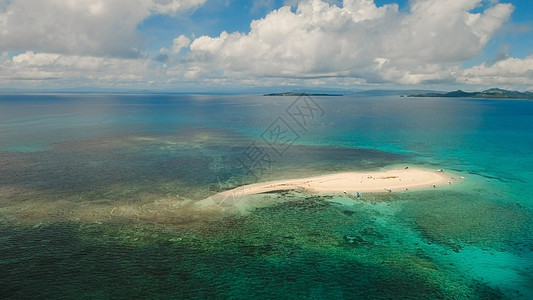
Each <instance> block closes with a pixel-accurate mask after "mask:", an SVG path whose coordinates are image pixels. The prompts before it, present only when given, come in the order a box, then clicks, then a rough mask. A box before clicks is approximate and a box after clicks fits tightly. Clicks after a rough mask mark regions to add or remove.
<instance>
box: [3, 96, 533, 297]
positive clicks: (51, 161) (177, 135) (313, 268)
mask: <svg viewBox="0 0 533 300" xmlns="http://www.w3.org/2000/svg"><path fill="white" fill-rule="evenodd" d="M532 120H533V101H524V100H489V99H462V98H409V97H406V98H400V97H355V96H337V97H327V96H301V97H297V96H294V97H277V96H272V97H265V96H260V95H211V94H205V95H186V94H67V93H64V94H63V93H59V94H16V95H7V94H0V270H1V271H0V291H1V292H0V298H8V299H19V298H34V297H40V298H43V297H44V298H91V299H93V298H97V299H104V298H105V299H107V298H139V297H143V298H203V299H205V298H222V299H224V298H235V299H248V298H259V297H260V298H270V299H272V298H276V299H281V298H283V299H286V298H289V299H290V298H312V299H392V298H409V299H428V298H444V299H517V298H518V299H532V298H533V288H532V287H531V282H533V226H532V225H533V218H532V209H533V196H532V192H531V191H533V180H532V178H533V122H532ZM404 166H408V167H422V168H428V169H435V170H437V169H442V170H444V171H446V172H450V173H452V174H454V176H457V178H461V180H460V182H459V183H458V184H454V185H452V186H447V187H437V188H435V189H430V190H423V191H411V192H406V193H377V194H363V195H361V197H359V198H356V197H351V196H350V195H343V196H317V195H310V194H306V193H303V192H296V191H292V192H291V191H284V192H280V193H268V194H265V195H259V196H249V197H248V196H247V197H239V196H238V195H235V197H233V198H232V199H231V201H232V203H225V204H224V205H221V207H220V209H216V210H205V211H204V210H201V209H197V208H195V207H194V202H196V201H199V200H202V199H205V198H208V197H209V196H211V195H213V194H215V193H217V192H220V191H224V190H227V189H231V188H234V187H237V186H240V185H244V184H249V183H254V182H259V181H264V180H273V179H282V178H298V177H305V176H311V175H319V174H326V173H334V172H340V171H363V170H364V171H367V170H382V169H387V168H393V167H404ZM463 177H464V178H463ZM251 198H253V199H251ZM245 201H249V203H254V205H249V206H247V207H245V209H240V210H236V209H232V204H235V203H241V204H242V203H248V202H245Z"/></svg>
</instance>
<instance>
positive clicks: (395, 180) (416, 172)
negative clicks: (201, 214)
mask: <svg viewBox="0 0 533 300" xmlns="http://www.w3.org/2000/svg"><path fill="white" fill-rule="evenodd" d="M454 181H455V180H454V177H453V176H451V175H449V174H447V173H445V172H443V171H442V170H427V169H420V168H409V167H404V168H399V169H392V170H386V171H376V172H342V173H334V174H327V175H322V176H316V177H309V178H298V179H285V180H276V181H267V182H259V183H254V184H249V185H244V186H240V187H237V188H234V189H231V190H227V191H224V192H221V193H218V194H215V195H212V196H211V197H209V198H207V199H204V200H201V201H199V202H197V205H199V206H201V207H203V206H208V205H211V204H222V203H224V202H233V201H235V200H237V199H239V198H240V197H243V196H248V195H254V194H262V193H269V192H279V191H289V190H299V191H303V192H306V193H310V194H321V195H339V194H346V195H351V196H356V197H357V195H358V194H359V195H362V194H363V193H383V192H385V193H387V192H389V193H392V192H406V191H411V190H420V189H431V188H438V187H441V186H448V185H451V184H452V183H453V182H454ZM226 200H231V201H226ZM227 204H229V203H226V205H227Z"/></svg>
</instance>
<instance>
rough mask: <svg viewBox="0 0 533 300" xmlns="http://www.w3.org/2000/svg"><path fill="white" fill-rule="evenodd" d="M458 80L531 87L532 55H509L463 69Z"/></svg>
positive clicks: (532, 77)
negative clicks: (490, 62)
mask: <svg viewBox="0 0 533 300" xmlns="http://www.w3.org/2000/svg"><path fill="white" fill-rule="evenodd" d="M458 81H459V82H460V83H463V84H483V85H498V84H510V85H512V84H520V85H529V87H530V88H532V87H533V55H530V56H528V57H526V58H524V59H518V58H513V57H509V58H506V59H502V60H499V61H497V62H495V63H494V64H487V63H483V64H481V65H478V66H474V67H472V68H468V69H466V70H464V71H463V72H462V74H461V76H460V77H459V78H458Z"/></svg>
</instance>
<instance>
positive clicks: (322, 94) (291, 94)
mask: <svg viewBox="0 0 533 300" xmlns="http://www.w3.org/2000/svg"><path fill="white" fill-rule="evenodd" d="M263 96H342V94H325V93H295V92H285V93H271V94H264V95H263Z"/></svg>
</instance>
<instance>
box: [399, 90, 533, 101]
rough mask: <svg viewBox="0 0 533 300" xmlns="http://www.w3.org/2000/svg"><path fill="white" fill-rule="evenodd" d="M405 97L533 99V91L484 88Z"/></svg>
mask: <svg viewBox="0 0 533 300" xmlns="http://www.w3.org/2000/svg"><path fill="white" fill-rule="evenodd" d="M407 97H450V98H493V99H533V92H518V91H509V90H503V89H498V88H492V89H488V90H484V91H482V92H472V93H469V92H465V91H462V90H457V91H453V92H448V93H446V92H430V93H423V94H412V95H408V96H407Z"/></svg>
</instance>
